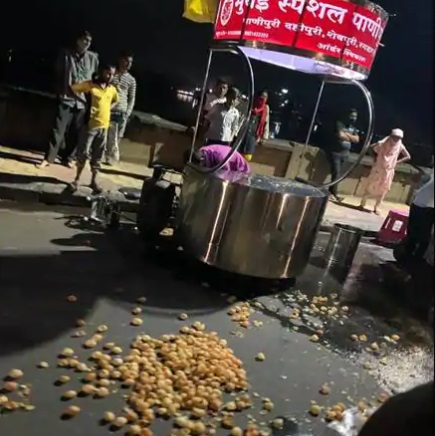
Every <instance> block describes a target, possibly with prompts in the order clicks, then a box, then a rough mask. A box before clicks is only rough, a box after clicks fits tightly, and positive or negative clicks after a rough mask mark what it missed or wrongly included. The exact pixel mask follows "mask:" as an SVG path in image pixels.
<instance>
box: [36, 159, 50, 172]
mask: <svg viewBox="0 0 435 436" xmlns="http://www.w3.org/2000/svg"><path fill="white" fill-rule="evenodd" d="M35 166H36V168H38V170H42V169H44V168H47V167H49V166H50V162H48V161H46V160H43V161H42V162H39V164H36V165H35Z"/></svg>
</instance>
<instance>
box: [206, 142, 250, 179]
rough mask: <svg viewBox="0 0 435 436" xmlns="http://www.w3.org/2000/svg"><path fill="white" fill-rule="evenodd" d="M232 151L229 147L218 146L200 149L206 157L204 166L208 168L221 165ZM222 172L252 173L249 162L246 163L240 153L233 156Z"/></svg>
mask: <svg viewBox="0 0 435 436" xmlns="http://www.w3.org/2000/svg"><path fill="white" fill-rule="evenodd" d="M230 150H231V147H229V146H228V145H218V144H212V145H206V146H205V147H201V148H200V151H201V152H202V154H203V156H204V165H205V166H206V167H208V168H212V167H215V166H216V165H218V164H219V163H221V162H222V161H223V160H224V159H225V158H226V157H227V155H228V153H229V152H230ZM222 170H223V171H238V172H241V173H246V174H249V173H250V172H251V169H250V168H249V165H248V162H246V159H245V158H244V157H243V156H242V155H241V154H240V153H239V152H238V151H236V152H235V153H234V154H233V155H232V157H231V159H230V160H229V161H228V162H227V163H226V164H225V165H224V166H223V167H222Z"/></svg>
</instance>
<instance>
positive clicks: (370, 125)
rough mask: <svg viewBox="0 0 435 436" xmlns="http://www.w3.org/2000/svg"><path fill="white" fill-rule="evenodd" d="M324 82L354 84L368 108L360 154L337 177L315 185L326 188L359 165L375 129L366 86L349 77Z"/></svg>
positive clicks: (372, 107)
mask: <svg viewBox="0 0 435 436" xmlns="http://www.w3.org/2000/svg"><path fill="white" fill-rule="evenodd" d="M325 82H326V83H333V84H336V85H353V86H356V87H357V88H358V89H360V90H361V92H362V93H363V95H364V98H365V100H366V103H367V109H368V127H367V135H366V137H365V141H364V145H363V147H362V149H361V151H360V154H359V156H358V159H357V160H356V161H355V162H354V163H353V164H352V165H351V166H350V168H348V169H347V171H345V172H344V173H343V174H342V175H341V176H340V177H339V178H338V179H336V180H331V182H329V183H325V184H323V185H316V187H317V188H324V189H328V188H330V187H331V186H334V185H337V184H338V183H340V182H341V181H343V180H344V179H345V178H346V177H348V176H349V175H350V174H351V173H352V172H353V170H354V169H355V168H356V167H357V166H358V165H359V163H360V162H361V161H362V159H363V157H364V156H365V155H366V153H367V152H368V150H369V148H370V144H371V142H372V138H373V133H374V129H375V123H374V118H375V105H374V103H373V98H372V94H371V93H370V91H369V90H368V89H367V87H366V86H365V85H364V84H363V83H361V82H359V81H358V80H354V79H350V80H339V79H325Z"/></svg>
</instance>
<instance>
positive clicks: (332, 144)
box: [202, 79, 411, 215]
mask: <svg viewBox="0 0 435 436" xmlns="http://www.w3.org/2000/svg"><path fill="white" fill-rule="evenodd" d="M267 101H268V93H267V91H266V90H263V91H261V92H260V93H258V94H257V97H256V99H255V101H254V104H253V108H252V111H251V114H250V117H249V121H248V126H247V131H246V135H245V137H244V139H243V141H242V144H241V146H240V148H239V151H240V153H241V155H242V156H243V157H244V158H245V160H246V161H248V162H249V161H251V159H252V157H253V154H254V152H255V149H256V146H257V145H258V144H261V143H262V142H263V141H264V140H267V139H268V137H269V119H270V108H269V105H268V104H267ZM240 106H242V98H241V94H240V91H239V90H238V89H237V88H235V87H231V86H230V84H229V83H228V82H227V81H225V80H224V79H219V80H218V81H217V83H216V85H215V87H214V89H213V92H211V93H209V94H207V95H206V99H205V104H204V106H203V118H202V128H203V132H204V136H205V145H206V146H209V145H214V146H215V147H214V148H215V149H216V146H217V145H219V146H221V147H220V155H222V156H226V154H227V153H228V149H225V147H227V148H228V147H229V146H230V145H231V144H232V142H233V141H234V139H235V137H236V136H237V134H238V132H239V130H240V127H241V125H242V122H243V121H244V114H243V109H239V107H240ZM357 121H358V112H357V110H355V109H351V110H350V111H349V112H348V114H347V116H345V117H343V119H341V120H338V121H336V122H335V123H334V125H333V126H327V127H326V129H327V130H328V132H327V133H326V135H324V144H323V146H322V149H323V151H324V152H325V154H326V157H327V160H328V162H329V165H330V169H331V181H336V180H339V179H340V177H342V175H343V174H344V171H345V170H346V166H347V165H348V163H349V156H350V153H351V151H352V148H354V147H355V146H356V145H358V144H359V143H360V142H361V138H360V133H359V130H358V128H357ZM403 138H404V132H403V131H402V130H401V129H398V128H395V129H393V130H392V131H391V133H390V135H388V136H387V137H386V138H384V139H382V140H381V141H378V142H376V143H374V144H372V145H371V147H370V150H371V151H372V154H373V155H374V161H373V166H372V168H371V171H370V174H369V176H368V178H367V181H366V186H365V189H364V194H363V196H362V200H361V204H360V209H361V210H362V211H368V210H367V209H366V205H367V201H368V198H369V197H370V198H373V199H374V201H375V204H374V208H373V212H374V213H375V214H378V215H379V214H380V206H381V205H382V202H383V200H384V198H385V196H386V194H387V193H388V192H389V191H390V189H391V185H392V182H393V179H394V174H395V169H396V167H397V166H398V165H399V164H401V163H403V162H406V161H408V160H409V159H410V158H411V156H410V154H409V152H408V150H407V149H406V147H405V145H404V144H403V142H402V140H403ZM234 160H237V161H239V162H240V159H239V156H238V155H237V154H235V156H234ZM329 190H330V195H331V199H332V200H334V201H337V202H339V203H340V202H342V201H343V198H342V197H340V196H339V194H338V183H337V184H334V185H332V186H331V187H330V188H329Z"/></svg>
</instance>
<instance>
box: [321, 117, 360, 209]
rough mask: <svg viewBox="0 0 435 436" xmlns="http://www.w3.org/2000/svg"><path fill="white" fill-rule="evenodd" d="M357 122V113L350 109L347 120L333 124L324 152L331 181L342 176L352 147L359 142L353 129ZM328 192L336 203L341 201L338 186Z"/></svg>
mask: <svg viewBox="0 0 435 436" xmlns="http://www.w3.org/2000/svg"><path fill="white" fill-rule="evenodd" d="M357 120H358V112H357V111H356V109H351V110H350V111H349V113H348V116H347V119H345V120H343V121H337V122H336V123H335V126H334V132H333V137H332V138H331V142H330V143H329V144H326V147H325V152H326V157H327V159H328V162H329V165H330V167H331V181H334V180H337V179H338V178H339V177H340V176H341V175H342V174H343V167H344V166H345V164H346V163H347V162H348V160H349V155H350V150H351V148H352V145H353V144H358V142H359V141H360V138H359V133H358V130H357V128H356V127H355V124H356V121H357ZM329 192H330V194H331V195H332V197H333V198H334V199H335V200H336V201H338V202H342V201H343V198H341V197H339V196H338V185H334V186H331V187H330V188H329Z"/></svg>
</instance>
